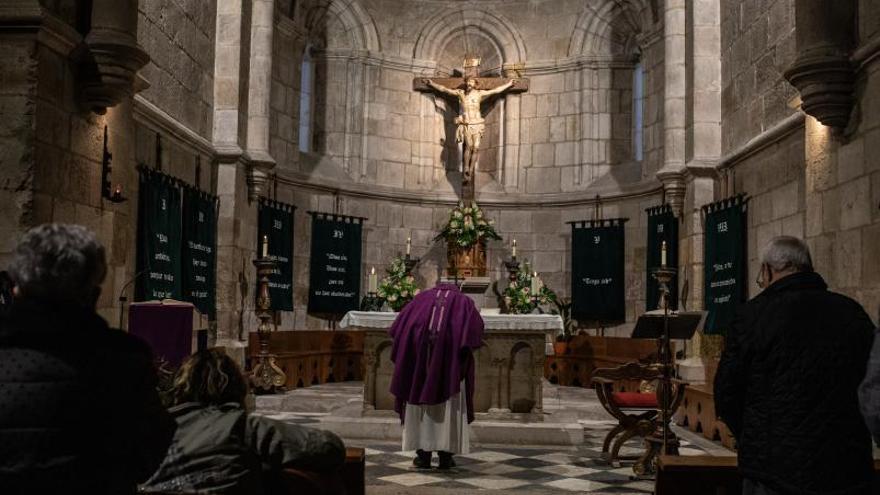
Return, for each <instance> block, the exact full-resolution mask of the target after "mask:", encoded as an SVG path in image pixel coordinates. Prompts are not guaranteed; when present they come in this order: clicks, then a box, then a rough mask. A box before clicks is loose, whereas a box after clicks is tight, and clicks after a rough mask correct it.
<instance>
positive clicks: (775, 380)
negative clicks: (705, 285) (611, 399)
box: [715, 272, 874, 495]
mask: <svg viewBox="0 0 880 495" xmlns="http://www.w3.org/2000/svg"><path fill="white" fill-rule="evenodd" d="M873 330H874V327H873V324H872V323H871V320H870V318H869V317H868V315H867V314H866V313H865V311H864V310H863V309H862V307H861V306H860V305H859V304H858V303H856V302H855V301H853V300H852V299H849V298H848V297H845V296H842V295H840V294H835V293H832V292H829V291H828V290H827V286H826V284H825V282H824V280H822V277H821V276H819V275H818V274H816V273H806V272H804V273H797V274H794V275H789V276H787V277H785V278H782V279H780V280H779V281H777V282H776V283H774V284H772V285H771V286H770V287H768V288H767V289H765V290H764V291H763V292H762V293H761V294H760V295H758V296H757V297H755V298H754V299H752V300H751V301H749V302H748V303H747V304H745V305H744V306H743V307H742V308H741V309H740V311H739V314H738V315H737V318H736V320H735V322H734V324H733V327H732V328H731V329H730V331H729V332H728V334H727V337H726V340H725V347H724V353H723V354H722V356H721V363H720V364H719V367H718V373H717V375H716V377H715V408H716V412H717V413H718V416H720V417H721V419H722V420H724V422H725V423H726V424H727V426H728V427H730V430H731V431H732V432H733V435H734V436H735V437H736V440H737V449H738V454H739V468H740V470H741V471H742V473H743V475H744V476H745V477H748V478H752V479H754V480H757V481H760V482H762V483H765V484H766V485H768V486H769V487H771V488H773V489H776V490H779V491H781V492H783V493H792V494H798V495H810V494H861V493H868V490H869V488H868V486H869V484H870V481H871V476H872V459H871V437H870V435H869V433H868V430H867V428H866V427H865V422H864V421H863V419H862V416H861V414H860V412H859V401H858V396H857V389H858V387H859V382H860V381H861V380H862V378H863V377H864V376H865V367H866V364H867V361H868V352H869V351H870V349H871V344H872V341H873V336H874V332H873Z"/></svg>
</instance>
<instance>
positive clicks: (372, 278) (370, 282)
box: [367, 266, 379, 293]
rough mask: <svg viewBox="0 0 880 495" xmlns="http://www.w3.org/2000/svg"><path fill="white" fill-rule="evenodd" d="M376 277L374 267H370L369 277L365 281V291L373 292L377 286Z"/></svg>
mask: <svg viewBox="0 0 880 495" xmlns="http://www.w3.org/2000/svg"><path fill="white" fill-rule="evenodd" d="M378 285H379V284H378V279H377V277H376V267H375V266H374V267H372V268H370V278H369V280H368V281H367V292H371V293H375V292H376V288H377V287H378Z"/></svg>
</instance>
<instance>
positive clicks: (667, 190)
mask: <svg viewBox="0 0 880 495" xmlns="http://www.w3.org/2000/svg"><path fill="white" fill-rule="evenodd" d="M657 179H658V180H660V182H662V183H663V193H664V195H665V197H666V202H667V203H669V205H670V206H672V211H673V212H675V216H676V217H680V216H681V214H682V212H683V211H684V197H685V193H686V192H687V184H686V183H685V174H684V173H683V172H682V171H681V170H672V171H665V170H660V171H659V172H657Z"/></svg>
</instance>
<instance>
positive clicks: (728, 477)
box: [654, 455, 880, 495]
mask: <svg viewBox="0 0 880 495" xmlns="http://www.w3.org/2000/svg"><path fill="white" fill-rule="evenodd" d="M740 493H742V476H741V475H740V473H739V470H738V469H737V461H736V457H735V456H724V457H720V456H710V455H693V456H691V455H683V456H670V455H661V456H660V457H659V458H658V459H657V479H656V480H655V484H654V495H710V494H711V495H739V494H740ZM871 493H880V459H876V460H874V491H872V492H871Z"/></svg>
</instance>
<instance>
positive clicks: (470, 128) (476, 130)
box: [455, 117, 486, 144]
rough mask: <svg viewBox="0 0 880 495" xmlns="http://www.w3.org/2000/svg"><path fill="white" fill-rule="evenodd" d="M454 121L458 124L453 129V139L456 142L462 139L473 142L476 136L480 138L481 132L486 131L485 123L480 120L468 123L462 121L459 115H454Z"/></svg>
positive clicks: (468, 142)
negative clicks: (454, 129)
mask: <svg viewBox="0 0 880 495" xmlns="http://www.w3.org/2000/svg"><path fill="white" fill-rule="evenodd" d="M455 123H456V124H458V128H457V129H456V131H455V141H456V142H457V143H460V142H462V141H464V142H465V143H467V144H470V143H473V142H475V141H476V140H477V138H480V139H482V137H483V133H484V132H485V131H486V124H484V123H482V122H479V123H474V124H468V123H465V122H463V121H462V120H461V117H456V119H455Z"/></svg>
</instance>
